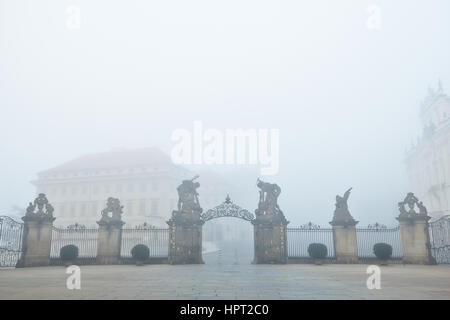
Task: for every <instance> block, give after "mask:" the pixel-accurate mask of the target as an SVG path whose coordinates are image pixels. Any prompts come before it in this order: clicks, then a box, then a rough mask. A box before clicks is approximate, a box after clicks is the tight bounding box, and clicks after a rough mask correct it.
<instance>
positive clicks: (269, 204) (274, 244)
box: [252, 179, 289, 264]
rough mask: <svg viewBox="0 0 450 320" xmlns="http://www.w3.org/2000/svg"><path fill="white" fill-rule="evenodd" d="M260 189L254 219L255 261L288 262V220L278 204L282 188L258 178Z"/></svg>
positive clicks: (259, 262) (260, 262)
mask: <svg viewBox="0 0 450 320" xmlns="http://www.w3.org/2000/svg"><path fill="white" fill-rule="evenodd" d="M257 187H258V188H259V189H260V191H259V203H258V209H256V210H255V216H256V218H255V219H254V220H252V224H253V228H254V241H255V256H254V258H253V263H255V264H262V263H279V264H284V263H287V260H288V253H287V230H286V227H287V225H288V223H289V222H288V221H287V220H286V218H285V217H284V214H283V212H282V211H281V210H280V207H279V206H278V203H277V200H278V197H279V195H280V193H281V188H280V187H279V186H278V185H277V184H275V183H267V182H264V181H261V180H259V179H258V180H257Z"/></svg>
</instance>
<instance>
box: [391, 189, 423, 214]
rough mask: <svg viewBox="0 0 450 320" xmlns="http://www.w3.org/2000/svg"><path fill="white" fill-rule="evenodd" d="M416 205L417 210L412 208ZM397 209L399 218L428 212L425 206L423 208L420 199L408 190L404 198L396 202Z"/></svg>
mask: <svg viewBox="0 0 450 320" xmlns="http://www.w3.org/2000/svg"><path fill="white" fill-rule="evenodd" d="M406 206H408V208H406ZM416 206H417V208H418V209H419V212H416V210H414V208H415V207H416ZM398 209H399V211H400V215H399V217H400V218H411V217H415V216H418V215H422V216H426V215H427V214H428V212H427V208H425V206H424V205H423V203H422V201H419V199H417V197H416V196H415V195H414V193H412V192H409V193H408V194H407V195H406V197H405V199H404V200H403V201H402V202H399V203H398Z"/></svg>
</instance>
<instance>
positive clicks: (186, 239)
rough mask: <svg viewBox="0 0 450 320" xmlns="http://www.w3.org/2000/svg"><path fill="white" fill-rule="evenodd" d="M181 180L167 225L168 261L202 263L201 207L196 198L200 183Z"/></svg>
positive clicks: (171, 262)
mask: <svg viewBox="0 0 450 320" xmlns="http://www.w3.org/2000/svg"><path fill="white" fill-rule="evenodd" d="M198 177H199V176H198V175H196V176H195V177H194V178H192V179H191V180H183V182H182V183H181V185H179V186H178V188H177V191H178V208H177V210H174V211H173V212H172V217H171V218H170V220H169V221H167V224H168V225H169V263H170V264H185V263H194V264H197V263H203V259H202V225H203V223H204V221H203V220H202V219H201V217H200V215H201V213H202V211H203V210H202V208H201V207H200V203H199V200H198V192H197V189H198V188H199V187H200V183H198V182H194V181H195V179H197V178H198Z"/></svg>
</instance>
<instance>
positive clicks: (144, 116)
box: [0, 0, 450, 225]
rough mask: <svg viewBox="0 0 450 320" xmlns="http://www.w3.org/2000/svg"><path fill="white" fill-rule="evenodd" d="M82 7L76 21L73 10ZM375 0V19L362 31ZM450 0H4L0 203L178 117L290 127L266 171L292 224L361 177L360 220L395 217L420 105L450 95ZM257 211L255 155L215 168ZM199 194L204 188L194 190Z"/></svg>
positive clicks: (21, 199) (164, 130)
mask: <svg viewBox="0 0 450 320" xmlns="http://www.w3.org/2000/svg"><path fill="white" fill-rule="evenodd" d="M72 4H76V5H79V6H80V8H81V29H80V30H69V29H67V28H66V20H67V14H66V9H67V7H68V6H69V5H72ZM374 4H375V5H379V6H380V8H381V10H382V11H381V14H382V29H381V30H380V31H374V30H369V29H367V28H366V26H365V24H366V20H367V18H368V15H367V12H366V8H367V7H368V6H369V5H374ZM449 12H450V2H449V1H447V0H433V1H406V0H404V1H400V0H399V1H386V0H383V1H381V0H372V1H354V0H352V1H350V0H340V1H335V0H329V1H323V0H314V1H312V0H311V1H298V0H295V1H294V0H292V1H286V0H277V1H275V0H272V1H264V0H251V1H249V0H245V1H242V0H239V1H238V0H227V1H223V0H221V1H217V0H189V1H186V0H165V1H134V0H131V1H130V0H128V1H124V0H122V1H111V0H108V1H106V0H96V1H87V0H72V1H68V0H53V1H49V0H40V1H32V0H28V1H26V0H0V108H1V124H0V137H1V138H0V150H1V160H0V213H1V214H4V213H10V212H11V206H13V205H19V206H23V207H24V206H26V204H27V203H28V201H30V200H31V199H32V198H33V197H34V188H33V187H32V186H31V184H30V183H29V181H30V180H32V179H34V178H35V177H36V176H35V174H36V173H37V172H38V171H40V170H44V169H47V168H49V167H52V166H54V165H57V164H60V163H62V162H64V161H66V160H70V159H72V158H74V157H77V156H79V155H81V154H85V153H92V152H98V151H107V150H110V149H111V148H114V147H130V148H131V147H146V146H152V145H157V146H159V147H160V148H161V149H163V150H164V151H166V152H167V153H169V152H170V148H171V145H172V143H171V141H170V135H171V132H172V130H174V129H176V128H187V129H190V130H191V129H192V121H193V120H202V121H203V123H204V125H205V126H206V127H209V128H219V129H225V128H280V130H281V158H280V172H279V174H278V175H277V176H274V177H271V178H270V181H276V182H278V183H279V184H280V185H281V187H282V189H283V191H282V195H281V197H280V205H281V207H282V209H283V210H284V211H285V214H286V216H287V217H288V219H289V220H290V221H291V225H296V224H300V223H304V222H308V221H310V220H312V221H314V222H316V223H320V224H322V225H324V224H326V223H327V222H328V221H329V220H330V219H331V216H332V212H333V209H334V197H335V195H336V193H343V192H344V191H345V190H346V189H347V187H349V186H353V187H354V192H353V194H352V196H351V200H350V209H351V212H352V214H353V215H354V216H355V218H356V219H357V220H360V221H361V223H362V225H366V224H367V223H370V222H375V221H379V222H384V223H387V224H394V222H395V220H394V216H395V215H396V214H397V212H396V203H397V202H398V201H399V200H401V199H402V198H403V197H404V195H405V193H406V192H407V191H409V189H408V187H407V177H406V172H405V167H404V164H403V163H402V161H403V156H404V150H405V148H406V147H408V146H409V145H410V144H411V140H414V139H415V138H416V137H417V135H418V134H419V133H420V131H421V126H420V124H419V120H418V112H419V104H420V101H421V99H423V98H424V96H425V94H426V91H427V86H428V85H429V84H431V85H433V86H436V85H437V81H438V78H441V79H442V81H443V85H444V90H445V91H446V92H450V68H449V67H450V59H449V57H450V45H449V41H448V39H449V34H448V30H450V19H449V18H448V13H449ZM216 169H217V170H220V171H221V172H222V173H227V177H228V178H230V179H235V180H234V182H235V183H236V184H237V185H239V186H241V187H243V188H244V189H245V190H246V191H245V192H248V193H249V194H250V195H251V197H248V202H247V203H245V204H244V205H245V206H247V207H248V208H249V209H254V208H255V207H256V204H257V198H258V194H257V190H256V188H255V187H254V183H255V180H256V177H257V174H258V169H257V168H254V167H253V168H236V167H233V168H229V167H228V168H216ZM200 192H201V190H200Z"/></svg>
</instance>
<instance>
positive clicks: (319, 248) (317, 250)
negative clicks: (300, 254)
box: [308, 243, 328, 259]
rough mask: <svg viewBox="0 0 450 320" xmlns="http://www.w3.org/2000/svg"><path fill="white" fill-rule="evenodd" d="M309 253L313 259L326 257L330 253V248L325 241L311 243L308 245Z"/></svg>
mask: <svg viewBox="0 0 450 320" xmlns="http://www.w3.org/2000/svg"><path fill="white" fill-rule="evenodd" d="M308 254H309V256H310V257H311V258H313V259H324V258H325V257H326V256H327V254H328V249H327V246H326V245H324V244H323V243H311V244H310V245H309V246H308Z"/></svg>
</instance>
